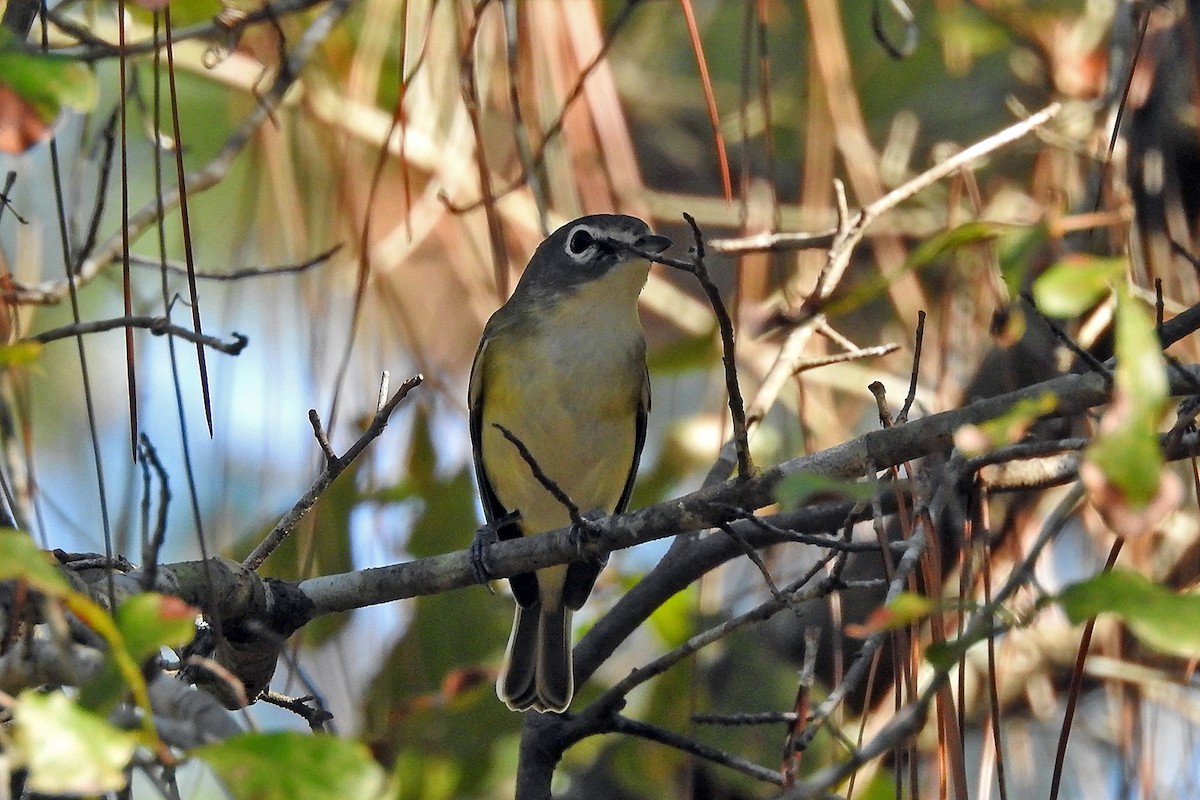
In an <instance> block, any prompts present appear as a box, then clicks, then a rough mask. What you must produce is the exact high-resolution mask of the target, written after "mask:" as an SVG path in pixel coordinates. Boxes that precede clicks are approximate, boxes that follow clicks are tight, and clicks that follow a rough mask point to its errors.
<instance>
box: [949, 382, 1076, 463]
mask: <svg viewBox="0 0 1200 800" xmlns="http://www.w3.org/2000/svg"><path fill="white" fill-rule="evenodd" d="M1057 407H1058V399H1057V398H1056V397H1055V396H1054V394H1053V393H1052V392H1045V393H1043V394H1040V395H1038V396H1037V397H1027V398H1025V399H1024V400H1021V401H1019V402H1018V403H1016V404H1015V405H1014V406H1013V407H1012V408H1010V409H1009V410H1008V411H1006V412H1005V413H1003V414H1001V415H1000V416H998V417H995V418H993V419H989V420H987V421H985V422H981V423H979V424H978V425H964V426H962V427H961V428H959V429H958V430H957V431H955V432H954V444H955V446H956V447H958V449H959V450H961V451H962V452H963V453H964V454H966V455H967V456H976V455H981V454H983V453H986V452H988V451H989V450H992V449H994V448H996V447H999V446H1001V445H1005V444H1012V443H1013V442H1016V441H1019V440H1020V438H1021V437H1022V436H1024V435H1025V432H1026V431H1027V430H1029V426H1030V425H1032V424H1033V423H1034V422H1036V421H1037V420H1038V419H1040V418H1041V417H1044V416H1045V415H1046V414H1049V413H1051V412H1053V411H1054V409H1055V408H1057Z"/></svg>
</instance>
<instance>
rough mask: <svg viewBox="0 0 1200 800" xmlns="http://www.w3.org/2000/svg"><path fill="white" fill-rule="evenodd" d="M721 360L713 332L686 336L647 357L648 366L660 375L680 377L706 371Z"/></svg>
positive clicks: (654, 350) (652, 351) (659, 348)
mask: <svg viewBox="0 0 1200 800" xmlns="http://www.w3.org/2000/svg"><path fill="white" fill-rule="evenodd" d="M720 358H721V348H720V345H719V344H718V340H717V337H716V335H715V333H714V332H713V331H709V332H708V333H704V334H701V335H700V336H684V337H682V338H680V339H675V340H673V341H671V342H669V343H667V344H665V345H661V346H659V347H655V348H654V349H653V350H651V351H650V352H649V353H648V354H647V355H646V366H647V367H648V368H649V370H650V372H651V373H653V374H655V375H659V374H666V375H678V374H680V373H683V372H691V371H693V370H698V369H706V368H708V367H710V366H712V365H713V364H714V363H716V362H717V361H718V360H719V359H720Z"/></svg>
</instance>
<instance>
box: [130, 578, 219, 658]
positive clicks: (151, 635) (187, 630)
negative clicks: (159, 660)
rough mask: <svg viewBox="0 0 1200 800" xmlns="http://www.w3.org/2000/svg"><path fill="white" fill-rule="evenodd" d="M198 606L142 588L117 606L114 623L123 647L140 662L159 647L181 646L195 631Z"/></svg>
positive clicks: (156, 651)
mask: <svg viewBox="0 0 1200 800" xmlns="http://www.w3.org/2000/svg"><path fill="white" fill-rule="evenodd" d="M197 613H199V612H198V610H197V609H195V608H193V607H192V606H189V605H188V604H187V603H185V602H183V601H182V600H180V599H179V598H178V597H171V596H169V595H165V594H155V593H153V592H144V593H142V594H136V595H134V596H132V597H130V598H128V599H126V600H125V602H123V603H121V605H120V607H119V608H118V609H117V627H118V628H119V629H120V630H121V635H122V636H124V637H125V649H126V650H128V651H129V655H130V656H131V657H132V658H133V659H134V661H137V662H138V663H139V664H140V663H142V662H144V661H145V660H146V659H147V658H149V657H150V656H153V655H155V654H156V653H158V651H159V648H162V647H183V646H184V645H185V644H187V643H188V642H190V641H191V640H192V637H193V635H195V632H196V628H195V626H196V614H197Z"/></svg>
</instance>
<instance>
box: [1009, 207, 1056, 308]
mask: <svg viewBox="0 0 1200 800" xmlns="http://www.w3.org/2000/svg"><path fill="white" fill-rule="evenodd" d="M1049 238H1050V229H1049V227H1048V226H1047V225H1046V223H1045V222H1041V223H1038V224H1036V225H1024V226H1016V227H1013V228H1012V229H1011V230H1009V231H1008V232H1006V233H1004V234H1002V235H1001V236H1000V238H999V239H998V240H997V241H996V260H997V261H998V262H999V265H1000V276H1001V278H1002V279H1003V280H1004V286H1005V288H1007V289H1008V296H1009V297H1017V296H1018V295H1020V294H1021V289H1022V287H1024V286H1025V285H1026V276H1027V275H1028V273H1029V270H1030V268H1031V265H1032V264H1036V263H1037V262H1038V258H1037V254H1038V251H1039V250H1041V249H1042V248H1043V247H1044V246H1045V244H1046V242H1047V240H1048V239H1049Z"/></svg>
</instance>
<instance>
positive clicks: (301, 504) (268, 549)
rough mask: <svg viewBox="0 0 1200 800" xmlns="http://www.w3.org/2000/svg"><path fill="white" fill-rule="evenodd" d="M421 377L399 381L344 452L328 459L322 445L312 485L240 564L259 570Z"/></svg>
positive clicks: (328, 451)
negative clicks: (322, 467) (322, 458)
mask: <svg viewBox="0 0 1200 800" xmlns="http://www.w3.org/2000/svg"><path fill="white" fill-rule="evenodd" d="M423 380H424V377H422V376H421V375H414V376H413V377H411V378H409V379H408V380H406V381H405V382H404V383H402V384H401V385H400V388H399V389H397V390H396V393H395V394H393V395H392V399H391V400H388V401H387V403H385V404H384V406H383V408H381V409H379V411H378V412H376V414H375V416H374V417H373V418H372V419H371V424H370V425H369V426H367V429H366V431H364V432H363V434H362V436H359V437H358V439H357V440H356V441H355V442H354V444H352V445H351V446H350V449H349V450H347V451H346V453H345V454H344V455H342V456H335V457H334V458H329V455H330V454H332V453H333V450H332V448H330V447H329V446H328V442H326V443H325V444H324V445H323V447H322V449H323V450H324V451H325V454H326V463H325V470H324V471H323V472H322V473H321V474H320V475H319V476H318V477H317V479H316V480H315V481H313V485H312V486H311V487H309V490H308V491H307V492H305V493H304V496H303V497H301V498H300V499H299V500H297V501H296V504H295V505H293V506H292V508H291V509H290V510H289V511H288V512H287V513H286V514H284V515H283V518H282V519H281V520H279V522H277V523H276V524H275V527H274V528H272V529H271V532H270V533H268V534H267V536H266V538H265V539H263V540H262V542H260V543H259V545H258V547H255V548H254V551H253V552H251V553H250V555H248V556H246V558H245V559H244V560H243V561H242V565H243V566H245V567H247V568H249V569H258V568H259V566H261V565H262V563H263V562H264V561H266V560H267V556H269V555H271V553H273V552H275V549H276V548H278V547H279V545H280V544H282V543H283V540H284V539H286V538H287V537H288V535H289V534H291V532H292V531H293V530H295V528H296V525H298V524H299V523H300V520H301V519H303V518H304V515H305V514H307V513H308V511H309V509H311V508H312V507H313V506H314V505H316V503H317V500H318V499H319V498H320V497H321V495H322V494H323V493H324V491H325V490H326V489H327V488H328V487H329V484H331V483H333V481H334V480H335V479H336V478H337V476H338V475H341V474H342V471H343V470H344V469H345V468H346V467H347V466H349V465H350V464H351V463H352V462H353V461H354V459H355V458H357V457H358V456H359V454H360V453H362V451H363V450H364V449H365V448H366V446H367V445H368V444H370V443H371V442H373V441H374V440H375V439H376V438H377V437H378V436H379V434H381V433H383V429H384V428H386V427H387V423H388V419H389V418H390V417H391V416H392V412H393V411H395V410H396V406H398V405H400V402H401V401H402V400H404V398H405V397H407V396H408V393H409V392H411V391H412V390H413V389H415V388H416V387H417V386H419V385H420V384H421V381H423ZM318 427H319V421H318Z"/></svg>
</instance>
